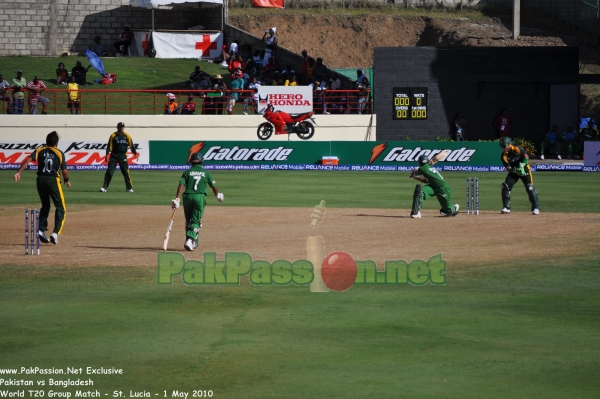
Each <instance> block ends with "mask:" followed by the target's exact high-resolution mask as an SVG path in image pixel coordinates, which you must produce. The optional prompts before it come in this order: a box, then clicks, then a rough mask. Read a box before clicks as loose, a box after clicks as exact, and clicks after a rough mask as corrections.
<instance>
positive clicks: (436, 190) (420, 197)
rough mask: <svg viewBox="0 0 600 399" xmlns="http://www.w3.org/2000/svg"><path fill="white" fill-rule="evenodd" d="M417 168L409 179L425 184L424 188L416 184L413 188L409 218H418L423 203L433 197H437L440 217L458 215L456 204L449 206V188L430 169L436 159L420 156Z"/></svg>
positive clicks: (436, 172)
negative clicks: (440, 207)
mask: <svg viewBox="0 0 600 399" xmlns="http://www.w3.org/2000/svg"><path fill="white" fill-rule="evenodd" d="M418 162H419V167H418V168H417V169H415V170H413V172H412V173H411V174H410V177H411V178H413V179H415V180H418V181H420V182H422V183H426V185H425V186H423V187H421V185H420V184H417V186H416V187H415V193H414V196H413V206H412V210H411V213H410V217H411V218H420V217H421V211H420V210H419V209H420V208H421V206H422V205H423V201H424V200H426V199H427V198H429V197H433V196H434V195H435V196H436V197H437V199H438V201H439V202H440V205H441V206H442V209H440V215H442V216H456V215H458V208H459V206H458V204H454V205H451V200H450V194H451V190H450V186H449V185H448V184H447V183H446V182H445V181H444V178H443V177H442V175H440V173H439V172H438V171H437V170H436V169H435V168H432V167H431V166H433V164H434V163H435V162H437V159H436V157H433V158H432V159H431V160H430V159H429V157H428V156H427V155H421V156H420V157H419V159H418Z"/></svg>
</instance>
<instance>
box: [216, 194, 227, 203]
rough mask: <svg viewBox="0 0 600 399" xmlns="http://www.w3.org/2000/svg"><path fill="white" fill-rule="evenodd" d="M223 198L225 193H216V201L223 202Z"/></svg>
mask: <svg viewBox="0 0 600 399" xmlns="http://www.w3.org/2000/svg"><path fill="white" fill-rule="evenodd" d="M224 199H225V195H224V194H223V193H219V194H217V201H219V202H223V200H224Z"/></svg>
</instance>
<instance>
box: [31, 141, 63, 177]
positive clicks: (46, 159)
mask: <svg viewBox="0 0 600 399" xmlns="http://www.w3.org/2000/svg"><path fill="white" fill-rule="evenodd" d="M31 159H33V160H34V161H37V163H38V171H37V175H38V176H53V177H59V174H58V172H59V171H61V170H64V169H67V165H66V164H65V154H64V153H63V152H62V151H61V150H59V149H58V148H56V147H48V146H45V145H43V146H41V147H38V148H36V149H35V151H34V152H33V153H31Z"/></svg>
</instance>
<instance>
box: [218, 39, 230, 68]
mask: <svg viewBox="0 0 600 399" xmlns="http://www.w3.org/2000/svg"><path fill="white" fill-rule="evenodd" d="M229 58H230V56H229V54H228V53H227V45H226V44H224V45H223V47H222V48H221V55H219V56H218V57H217V58H215V63H216V64H220V65H221V66H224V67H226V66H227V65H228V63H229Z"/></svg>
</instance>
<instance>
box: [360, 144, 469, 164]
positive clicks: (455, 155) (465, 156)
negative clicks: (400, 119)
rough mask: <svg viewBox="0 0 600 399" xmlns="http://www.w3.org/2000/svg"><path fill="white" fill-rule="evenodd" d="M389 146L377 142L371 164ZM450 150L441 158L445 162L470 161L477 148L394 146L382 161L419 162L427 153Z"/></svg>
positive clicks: (433, 153) (434, 153)
mask: <svg viewBox="0 0 600 399" xmlns="http://www.w3.org/2000/svg"><path fill="white" fill-rule="evenodd" d="M386 148H387V143H381V144H377V145H376V146H374V147H373V149H372V150H371V159H370V161H369V165H370V164H372V163H373V162H374V161H375V160H376V159H377V158H379V156H380V155H381V154H382V153H383V152H384V151H385V149H386ZM444 150H445V151H448V155H446V157H444V158H442V159H440V161H445V162H469V160H470V159H471V157H472V156H473V154H475V152H477V150H476V149H468V148H467V147H461V148H457V149H454V150H451V149H449V148H448V149H437V148H434V149H423V148H421V147H416V148H414V149H413V148H404V147H392V148H391V149H390V150H389V152H388V153H387V154H386V155H385V157H384V158H383V160H382V162H417V159H419V157H420V156H421V155H427V156H428V157H429V158H431V157H433V156H435V155H436V154H439V153H440V152H442V151H444Z"/></svg>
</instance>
